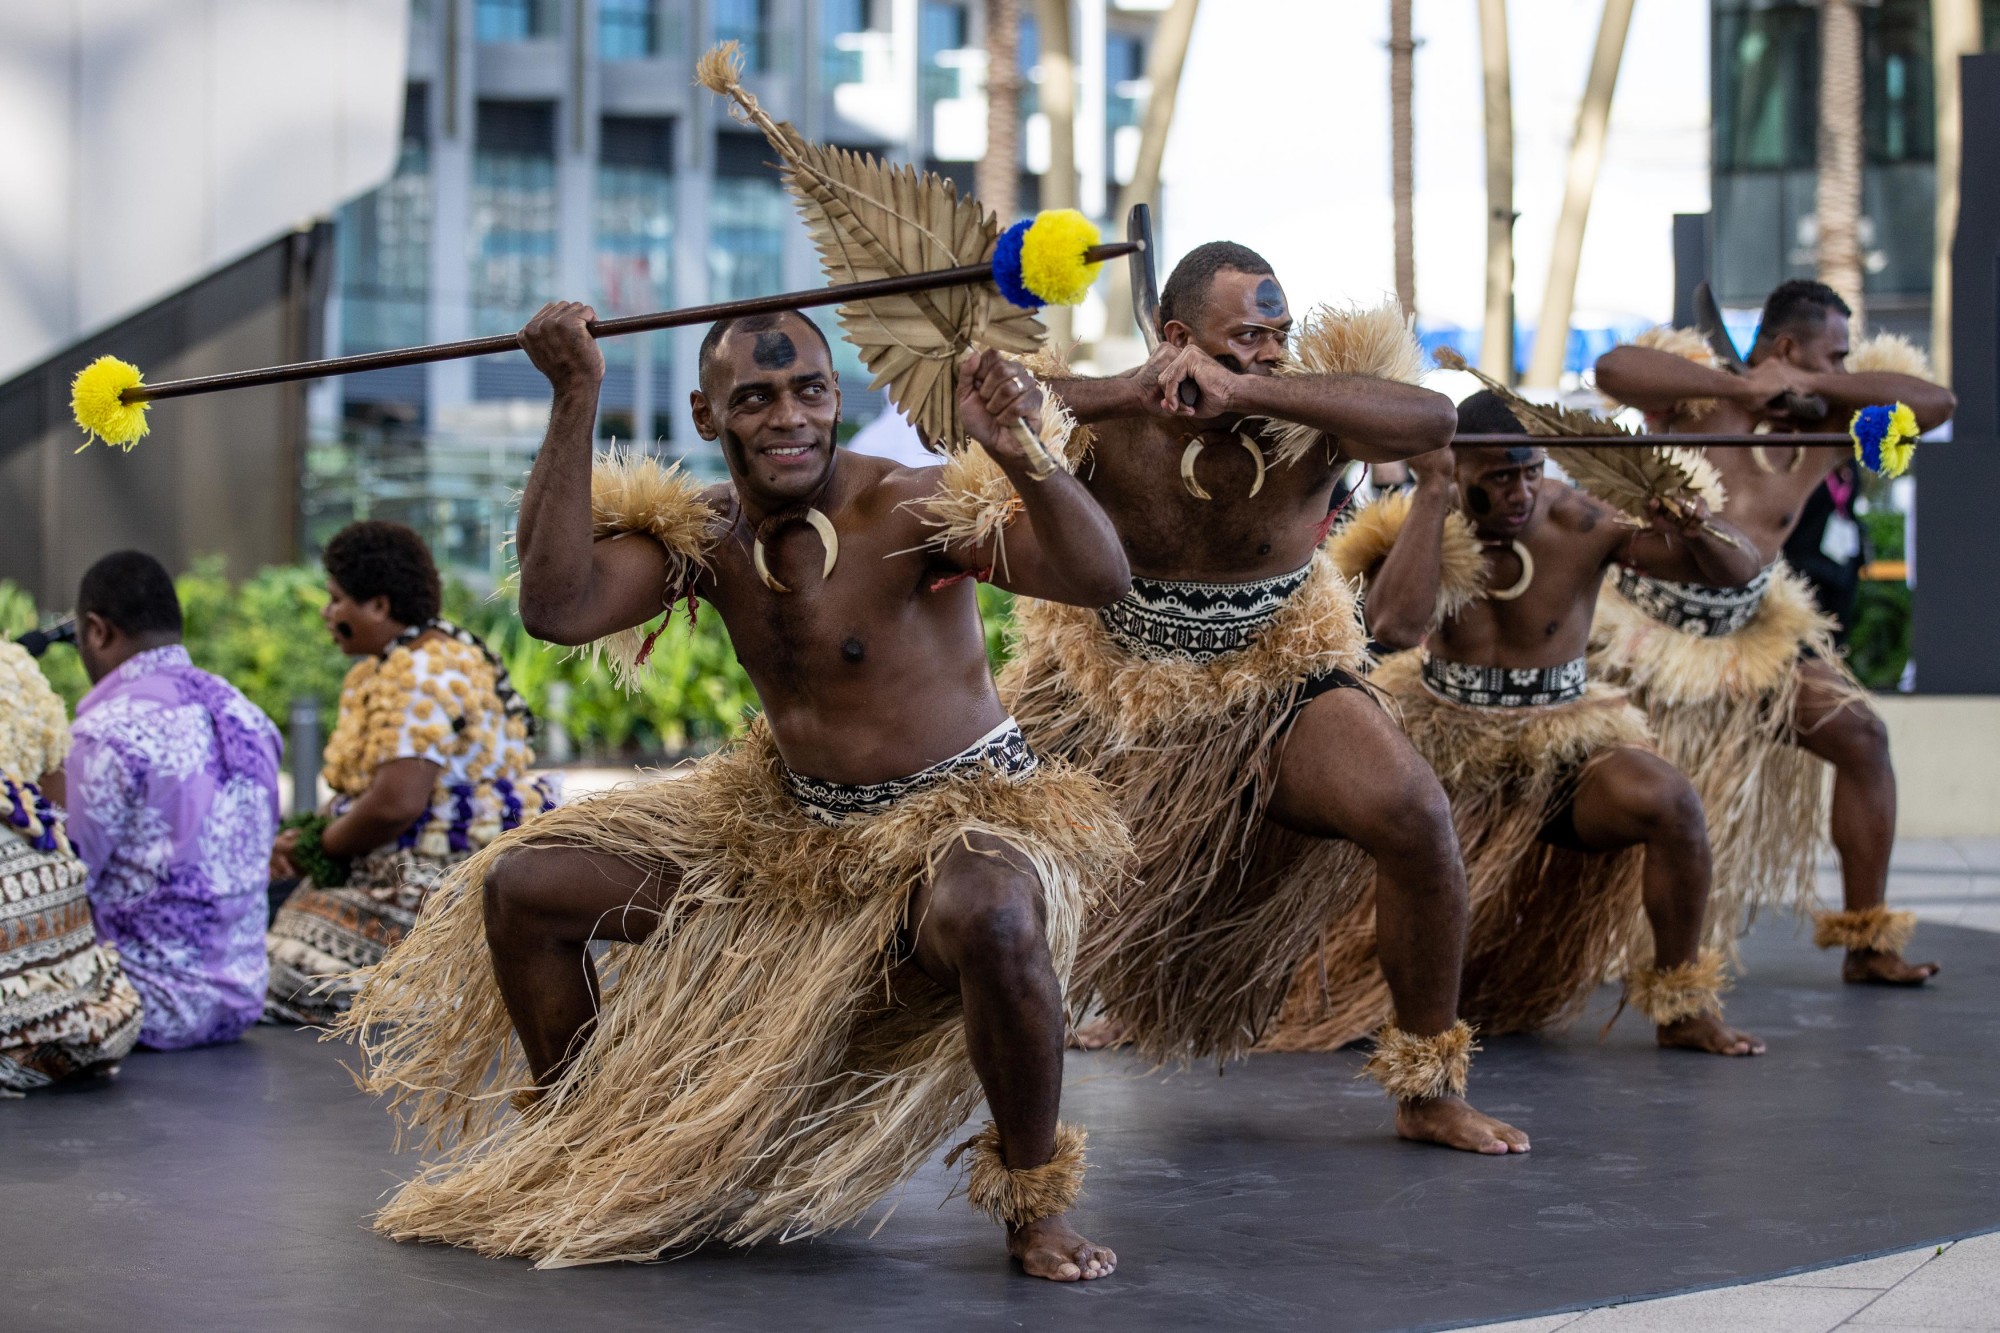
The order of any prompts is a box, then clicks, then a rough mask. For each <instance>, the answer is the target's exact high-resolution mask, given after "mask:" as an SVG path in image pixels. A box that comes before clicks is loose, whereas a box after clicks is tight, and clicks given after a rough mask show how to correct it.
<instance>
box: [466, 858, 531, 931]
mask: <svg viewBox="0 0 2000 1333" xmlns="http://www.w3.org/2000/svg"><path fill="white" fill-rule="evenodd" d="M533 859H534V858H533V857H532V856H531V855H530V854H529V853H527V852H525V851H521V850H515V851H510V852H506V853H504V854H502V855H501V856H500V857H499V858H498V859H497V860H495V861H494V862H493V864H492V865H491V866H489V867H487V870H486V878H485V881H484V882H483V883H482V884H481V886H480V887H481V905H482V907H483V909H484V912H485V917H486V938H487V939H489V940H492V941H494V942H495V943H501V942H511V941H515V940H518V939H520V938H521V936H522V935H523V934H524V933H526V932H528V931H530V930H532V929H533V927H534V923H535V921H536V919H537V918H538V917H539V916H540V915H541V913H540V911H539V910H538V908H537V904H536V901H535V899H536V881H537V878H538V877H537V876H536V875H535V873H534V867H533V865H532V862H533Z"/></svg>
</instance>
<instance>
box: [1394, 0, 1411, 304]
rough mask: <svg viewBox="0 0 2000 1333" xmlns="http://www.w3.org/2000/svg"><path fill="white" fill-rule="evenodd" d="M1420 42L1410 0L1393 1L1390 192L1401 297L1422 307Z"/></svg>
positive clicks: (1397, 286)
mask: <svg viewBox="0 0 2000 1333" xmlns="http://www.w3.org/2000/svg"><path fill="white" fill-rule="evenodd" d="M1416 54H1417V43H1416V41H1415V39H1414V38H1412V37H1411V35H1410V0H1389V194H1390V197H1391V198H1392V199H1393V200H1394V203H1395V210H1396V302H1397V304H1398V305H1400V306H1402V307H1403V313H1404V314H1405V315H1410V314H1414V313H1416V309H1417V253H1416V252H1417V236H1416V216H1415V194H1416V169H1415V165H1414V163H1413V162H1412V158H1413V156H1414V147H1415V145H1414V140H1415V137H1416V131H1415V127H1414V125H1413V124H1412V117H1411V106H1410V103H1411V87H1410V85H1411V83H1412V76H1413V72H1414V71H1413V67H1414V66H1415V64H1416Z"/></svg>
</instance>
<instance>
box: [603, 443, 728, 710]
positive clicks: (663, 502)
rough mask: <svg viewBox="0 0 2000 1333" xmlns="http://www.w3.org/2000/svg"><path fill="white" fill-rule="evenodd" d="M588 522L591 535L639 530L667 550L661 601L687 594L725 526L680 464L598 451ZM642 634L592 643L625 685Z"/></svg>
mask: <svg viewBox="0 0 2000 1333" xmlns="http://www.w3.org/2000/svg"><path fill="white" fill-rule="evenodd" d="M590 520H591V533H592V535H593V536H595V537H599V538H604V537H620V536H624V535H626V534H628V533H644V534H646V535H647V536H649V537H651V538H652V539H653V540H655V541H657V542H658V543H659V544H660V545H661V547H663V548H664V549H665V550H666V553H667V581H666V591H665V600H666V601H667V602H668V604H670V605H671V604H672V603H673V602H675V601H678V600H679V599H680V598H681V597H682V596H684V595H686V593H687V591H688V588H689V586H690V585H691V584H692V583H693V581H694V579H695V577H696V576H697V575H698V574H699V573H700V572H701V571H702V570H704V569H706V568H707V567H708V553H709V552H710V551H711V550H713V549H714V547H715V543H716V542H717V541H718V540H719V539H720V538H721V535H722V533H723V531H724V530H725V525H724V519H723V515H722V514H720V513H718V512H717V511H716V509H715V506H713V505H711V504H710V503H709V502H708V500H707V498H706V497H705V496H703V494H702V488H701V485H700V483H699V482H697V481H695V479H694V478H693V477H690V476H689V475H688V474H687V473H686V472H685V471H683V470H682V469H681V466H680V464H678V463H672V464H667V465H664V466H663V465H662V464H661V463H660V462H659V460H658V459H654V458H648V457H646V456H644V455H641V454H629V453H610V454H600V455H598V457H597V461H596V463H595V464H594V465H593V466H592V467H591V469H590ZM645 642H646V636H645V635H644V634H643V633H642V632H640V630H638V629H636V628H635V629H628V630H620V631H619V632H618V633H616V634H613V635H610V636H608V637H606V638H602V639H599V640H598V641H597V642H596V643H594V644H592V645H591V648H592V650H593V651H595V652H597V653H600V654H602V655H603V657H604V658H605V660H607V661H608V662H610V663H611V667H612V670H613V672H614V673H615V674H616V675H617V677H618V680H619V683H620V684H622V685H623V686H624V687H625V688H626V689H628V690H629V689H634V688H636V687H637V684H638V677H639V658H640V655H641V654H642V653H643V652H644V650H645Z"/></svg>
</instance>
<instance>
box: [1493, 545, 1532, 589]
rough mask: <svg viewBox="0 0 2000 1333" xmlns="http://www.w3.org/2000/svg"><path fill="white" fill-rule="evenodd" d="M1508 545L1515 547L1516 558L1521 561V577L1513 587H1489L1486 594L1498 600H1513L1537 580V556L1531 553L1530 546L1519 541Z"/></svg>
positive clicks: (1515, 581)
mask: <svg viewBox="0 0 2000 1333" xmlns="http://www.w3.org/2000/svg"><path fill="white" fill-rule="evenodd" d="M1507 545H1508V546H1510V547H1511V548H1513V551H1514V558H1515V559H1517V560H1519V561H1520V562H1521V577H1520V578H1518V579H1515V580H1514V582H1513V585H1512V586H1511V587H1506V588H1492V589H1489V590H1488V591H1487V593H1486V595H1487V596H1488V597H1489V598H1491V599H1492V600H1493V601H1496V602H1511V601H1513V600H1514V599H1515V598H1516V597H1519V596H1520V595H1521V594H1522V593H1524V592H1526V591H1527V590H1528V585H1529V584H1531V583H1533V582H1534V581H1535V557H1533V556H1532V555H1529V554H1528V548H1527V547H1525V546H1523V545H1521V543H1519V542H1509V543H1507Z"/></svg>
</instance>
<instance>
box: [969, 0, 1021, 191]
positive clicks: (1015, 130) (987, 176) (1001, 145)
mask: <svg viewBox="0 0 2000 1333" xmlns="http://www.w3.org/2000/svg"><path fill="white" fill-rule="evenodd" d="M1020 51H1021V3H1020V0H986V156H984V157H982V158H980V159H979V167H978V169H977V171H976V172H975V173H974V176H973V186H972V192H973V193H974V194H975V195H977V196H978V197H979V202H981V203H982V204H985V205H986V206H987V207H988V208H990V209H992V210H993V211H994V212H995V213H998V214H999V215H1000V221H1001V223H1002V225H1005V224H1006V223H1009V222H1012V221H1013V220H1014V214H1015V213H1017V212H1018V211H1020V193H1021V57H1020Z"/></svg>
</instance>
